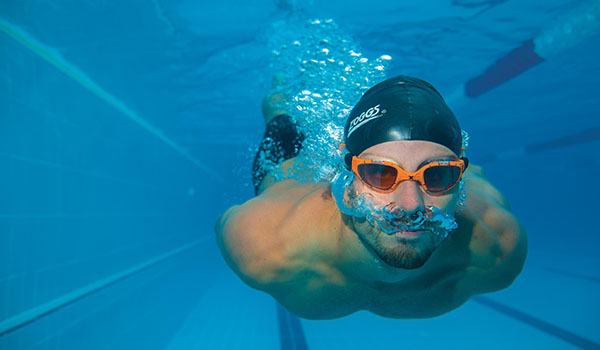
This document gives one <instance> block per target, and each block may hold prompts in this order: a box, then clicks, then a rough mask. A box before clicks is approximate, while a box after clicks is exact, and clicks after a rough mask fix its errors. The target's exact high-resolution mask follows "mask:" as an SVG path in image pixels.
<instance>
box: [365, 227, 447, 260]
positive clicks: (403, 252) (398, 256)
mask: <svg viewBox="0 0 600 350" xmlns="http://www.w3.org/2000/svg"><path fill="white" fill-rule="evenodd" d="M354 226H355V228H356V230H355V232H356V234H357V236H358V238H359V239H360V241H361V242H362V243H363V245H364V246H365V247H367V249H369V250H370V251H371V252H372V253H373V254H375V255H376V256H377V257H378V258H379V260H380V261H382V262H384V263H386V264H387V265H389V266H392V267H395V268H400V269H407V270H412V269H417V268H419V267H422V266H423V265H425V263H426V262H427V261H428V260H429V258H430V257H431V255H432V254H433V253H434V252H435V251H436V249H437V248H438V247H439V246H440V245H441V243H442V242H443V240H444V238H445V236H443V235H439V234H435V233H434V232H432V231H431V230H425V231H424V232H422V233H420V234H419V237H418V238H417V239H413V238H404V237H398V236H395V235H394V234H391V235H390V234H387V233H386V232H385V231H383V230H381V229H380V228H379V227H378V225H377V224H373V223H372V222H369V221H367V220H360V219H357V218H354ZM365 226H368V227H365Z"/></svg>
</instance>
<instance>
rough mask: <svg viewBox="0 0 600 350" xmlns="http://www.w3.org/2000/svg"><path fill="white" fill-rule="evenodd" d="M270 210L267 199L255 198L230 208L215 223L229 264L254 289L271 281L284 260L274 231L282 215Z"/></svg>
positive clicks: (221, 246) (223, 253)
mask: <svg viewBox="0 0 600 350" xmlns="http://www.w3.org/2000/svg"><path fill="white" fill-rule="evenodd" d="M271 209H273V208H269V202H268V201H265V200H261V199H259V198H254V199H252V200H250V201H248V202H246V203H245V204H243V205H238V206H234V207H232V208H230V209H229V210H228V211H227V212H225V214H223V215H222V216H221V218H219V220H217V223H216V225H215V233H216V241H217V245H218V247H219V249H220V250H221V254H222V255H223V258H224V259H225V261H226V262H227V265H229V267H230V268H231V269H232V270H233V272H235V273H236V274H237V275H238V276H239V277H240V279H241V280H242V281H244V282H245V283H246V284H248V285H250V286H251V287H253V288H257V287H258V286H259V285H260V284H262V283H264V281H266V280H268V279H269V274H271V273H273V271H274V270H275V266H276V265H277V264H280V263H281V261H280V256H281V252H282V251H281V240H280V239H278V237H277V236H276V235H274V234H273V232H272V231H273V227H275V226H276V221H277V220H278V217H279V216H278V215H277V214H276V211H274V210H271ZM267 213H268V214H267ZM278 259H279V261H278Z"/></svg>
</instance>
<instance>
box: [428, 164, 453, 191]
mask: <svg viewBox="0 0 600 350" xmlns="http://www.w3.org/2000/svg"><path fill="white" fill-rule="evenodd" d="M460 173H461V169H460V167H457V166H449V165H437V166H432V167H431V168H427V169H425V171H424V172H423V178H424V179H425V184H426V185H427V190H428V191H429V192H444V191H447V190H448V189H450V188H451V187H452V186H454V185H455V184H456V183H457V182H458V179H459V178H460Z"/></svg>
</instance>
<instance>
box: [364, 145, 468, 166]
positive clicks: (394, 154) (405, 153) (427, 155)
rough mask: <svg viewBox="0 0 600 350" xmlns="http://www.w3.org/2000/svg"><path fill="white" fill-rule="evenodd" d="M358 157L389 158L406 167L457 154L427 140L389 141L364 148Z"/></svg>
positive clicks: (452, 156)
mask: <svg viewBox="0 0 600 350" xmlns="http://www.w3.org/2000/svg"><path fill="white" fill-rule="evenodd" d="M359 158H372V159H382V160H391V161H393V162H394V163H398V164H399V165H404V166H406V167H416V166H418V165H419V164H421V163H422V162H424V161H427V160H430V159H438V158H453V159H456V158H457V156H456V155H455V154H454V152H452V151H451V150H450V149H448V148H447V147H445V146H442V145H440V144H438V143H434V142H429V141H417V140H410V141H390V142H384V143H380V144H377V145H375V146H372V147H369V148H367V149H366V150H364V151H363V152H362V153H361V154H360V155H359Z"/></svg>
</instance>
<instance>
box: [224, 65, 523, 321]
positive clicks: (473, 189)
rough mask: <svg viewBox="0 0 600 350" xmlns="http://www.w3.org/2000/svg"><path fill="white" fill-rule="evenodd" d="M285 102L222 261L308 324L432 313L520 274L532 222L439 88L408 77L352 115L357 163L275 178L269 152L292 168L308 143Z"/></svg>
mask: <svg viewBox="0 0 600 350" xmlns="http://www.w3.org/2000/svg"><path fill="white" fill-rule="evenodd" d="M278 98H279V97H278ZM276 99H277V98H276ZM278 108H279V107H273V108H269V100H266V101H265V104H264V105H263V113H264V114H265V120H266V121H267V131H266V133H265V140H267V141H265V140H263V143H261V146H260V148H259V154H261V153H260V152H262V155H263V156H262V157H258V156H257V160H256V161H255V165H254V168H253V171H254V174H253V176H254V184H255V190H256V193H257V196H256V197H255V198H253V199H251V200H249V201H247V202H246V203H244V204H242V205H238V206H234V207H232V208H230V209H229V210H227V211H226V212H225V213H224V214H223V215H222V216H221V218H219V220H218V221H217V223H216V225H215V231H216V238H217V243H218V246H219V248H220V249H221V252H222V254H223V257H224V258H225V261H226V262H227V264H228V265H229V266H230V268H231V269H232V270H233V271H234V272H235V273H236V274H237V275H238V276H239V277H240V278H241V279H242V280H243V281H244V282H245V283H246V284H248V285H249V286H250V287H252V288H255V289H258V290H262V291H264V292H267V293H269V294H270V295H272V296H273V297H274V298H275V299H276V300H277V301H278V302H279V303H281V304H282V305H283V306H284V307H285V308H286V309H288V310H289V311H291V312H292V313H294V314H296V315H298V316H300V317H304V318H307V319H333V318H339V317H343V316H346V315H349V314H352V313H354V312H356V311H359V310H368V311H370V312H372V313H375V314H377V315H381V316H384V317H390V318H425V317H434V316H438V315H442V314H444V313H446V312H448V311H451V310H453V309H455V308H457V307H459V306H460V305H462V304H463V303H465V302H466V301H467V300H469V298H470V297H472V296H474V295H477V294H481V293H489V292H493V291H497V290H500V289H503V288H506V287H508V286H509V285H510V284H512V282H513V281H514V279H515V278H516V277H517V276H518V275H519V273H520V272H521V269H522V268H523V264H524V262H525V258H526V255H527V238H526V234H525V230H524V228H523V226H522V225H521V224H520V223H519V221H518V220H517V219H516V218H515V217H514V215H512V214H511V213H510V207H509V204H508V202H507V200H506V198H505V197H504V196H503V195H502V194H501V193H500V192H499V191H498V190H497V189H496V188H495V187H494V186H493V185H491V184H490V182H489V181H488V180H487V178H486V177H485V175H484V173H483V171H482V169H481V168H480V167H479V166H476V165H473V164H471V165H469V161H468V159H467V158H466V157H465V155H464V149H463V147H462V146H463V134H462V132H461V128H460V126H459V124H458V121H457V120H456V118H455V116H454V114H453V113H452V111H451V110H450V108H449V107H448V106H447V105H446V103H445V101H444V99H443V98H442V96H441V95H440V94H439V92H438V91H437V90H436V89H435V88H434V87H433V86H432V85H430V84H429V83H427V82H425V81H423V80H420V79H417V78H413V77H408V76H399V77H395V78H392V79H388V80H386V81H384V82H382V83H379V84H377V85H375V86H374V87H372V88H371V89H369V90H368V91H367V92H366V93H365V94H364V95H363V96H362V98H361V99H360V101H359V102H358V103H357V104H356V106H354V108H353V109H352V111H351V113H350V115H349V117H348V118H347V120H346V123H345V129H344V144H343V145H341V147H340V148H341V149H342V150H343V151H344V152H345V154H344V156H343V157H344V158H343V161H344V163H345V166H346V169H347V170H346V171H344V172H343V173H342V174H340V176H339V177H338V178H337V179H336V180H335V181H333V183H329V182H322V183H307V182H301V181H297V180H294V178H293V177H294V176H293V174H294V173H293V172H289V173H288V174H291V175H290V176H289V177H288V178H284V179H283V180H281V179H279V178H278V179H277V181H276V180H275V177H273V176H272V175H271V174H270V173H269V171H268V170H265V169H263V166H262V165H261V163H264V162H261V159H263V158H265V155H266V158H268V159H270V161H272V162H274V163H279V162H281V163H280V164H278V167H279V168H280V169H295V168H294V161H295V157H296V156H297V155H298V151H299V149H300V148H301V147H302V142H303V140H304V137H303V135H302V133H301V132H299V131H298V129H297V128H296V126H295V125H294V123H293V121H292V119H291V118H290V117H289V116H287V115H286V114H285V113H282V112H284V111H282V110H280V109H278ZM275 114H277V115H275ZM284 173H285V172H284ZM465 195H466V197H465Z"/></svg>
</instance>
